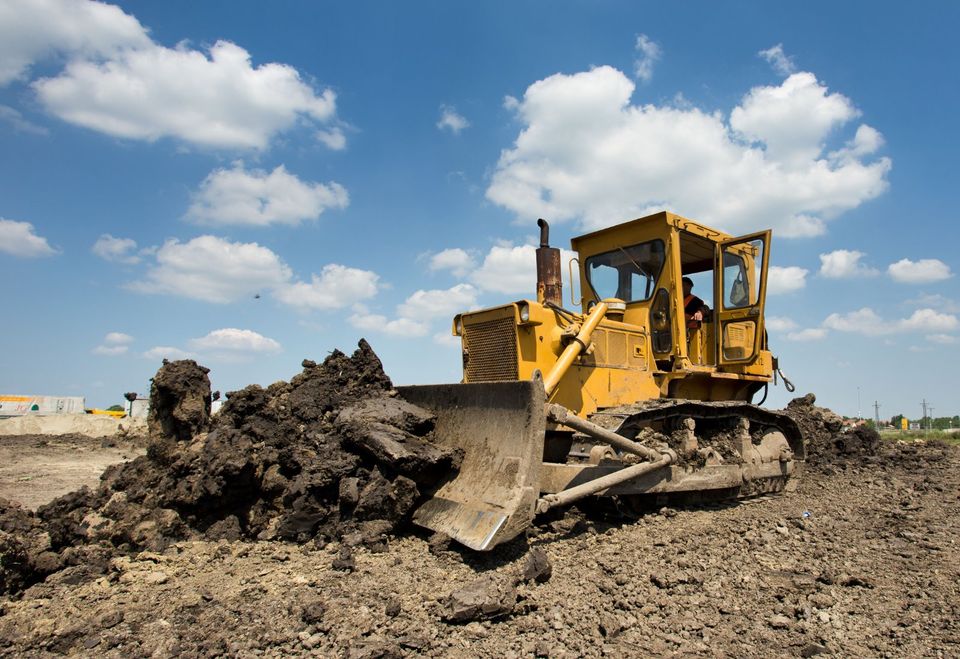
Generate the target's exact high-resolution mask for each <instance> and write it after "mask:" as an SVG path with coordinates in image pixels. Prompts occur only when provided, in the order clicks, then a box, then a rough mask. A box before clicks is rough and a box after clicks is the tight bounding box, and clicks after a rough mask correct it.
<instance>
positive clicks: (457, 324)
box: [453, 314, 463, 336]
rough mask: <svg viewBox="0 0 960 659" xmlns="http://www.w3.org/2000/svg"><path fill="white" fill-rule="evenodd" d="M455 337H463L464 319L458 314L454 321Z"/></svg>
mask: <svg viewBox="0 0 960 659" xmlns="http://www.w3.org/2000/svg"><path fill="white" fill-rule="evenodd" d="M453 334H454V336H463V318H462V317H461V316H460V315H459V314H457V315H456V316H455V317H454V319H453Z"/></svg>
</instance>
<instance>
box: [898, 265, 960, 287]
mask: <svg viewBox="0 0 960 659" xmlns="http://www.w3.org/2000/svg"><path fill="white" fill-rule="evenodd" d="M887 272H888V273H890V276H891V277H893V278H894V279H895V280H896V281H899V282H903V283H905V284H927V283H930V282H935V281H943V280H944V279H949V278H950V277H952V276H953V273H952V272H950V266H948V265H947V264H946V263H944V262H943V261H941V260H939V259H920V260H919V261H916V262H914V261H911V260H910V259H900V260H899V261H897V262H896V263H891V264H890V267H889V268H887Z"/></svg>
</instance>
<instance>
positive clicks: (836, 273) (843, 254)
mask: <svg viewBox="0 0 960 659" xmlns="http://www.w3.org/2000/svg"><path fill="white" fill-rule="evenodd" d="M864 256H866V254H864V253H863V252H858V251H857V250H848V249H837V250H834V251H832V252H828V253H827V254H821V255H820V276H821V277H826V278H827V279H849V278H851V277H873V276H875V275H878V274H880V271H879V270H877V269H876V268H871V267H870V266H867V265H864V264H863V263H861V262H860V259H862V258H863V257H864Z"/></svg>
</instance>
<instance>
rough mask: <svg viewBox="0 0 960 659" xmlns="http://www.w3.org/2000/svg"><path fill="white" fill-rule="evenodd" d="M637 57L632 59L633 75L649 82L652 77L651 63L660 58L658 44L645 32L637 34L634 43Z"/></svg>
mask: <svg viewBox="0 0 960 659" xmlns="http://www.w3.org/2000/svg"><path fill="white" fill-rule="evenodd" d="M634 50H636V51H637V58H636V59H635V60H634V61H633V75H634V77H635V78H636V79H637V80H640V81H642V82H650V80H651V79H652V78H653V65H654V64H656V63H657V60H659V59H660V46H659V45H657V44H656V43H655V42H654V41H652V40H651V39H650V37H648V36H647V35H645V34H640V35H637V42H636V43H635V44H634Z"/></svg>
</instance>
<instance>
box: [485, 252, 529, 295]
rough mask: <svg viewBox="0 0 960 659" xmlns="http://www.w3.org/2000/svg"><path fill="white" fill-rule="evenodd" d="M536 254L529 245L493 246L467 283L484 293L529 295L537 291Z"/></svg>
mask: <svg viewBox="0 0 960 659" xmlns="http://www.w3.org/2000/svg"><path fill="white" fill-rule="evenodd" d="M536 273H537V255H536V248H535V247H534V246H533V245H512V244H510V243H502V244H500V245H494V246H493V247H491V248H490V251H489V252H487V254H486V256H484V258H483V263H481V264H480V267H478V268H477V269H476V270H474V271H473V272H472V273H471V274H470V281H472V282H473V283H474V284H476V285H477V286H478V287H479V288H481V289H483V290H485V291H492V292H495V293H503V294H505V295H532V294H533V293H535V292H536V290H537V278H536Z"/></svg>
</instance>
